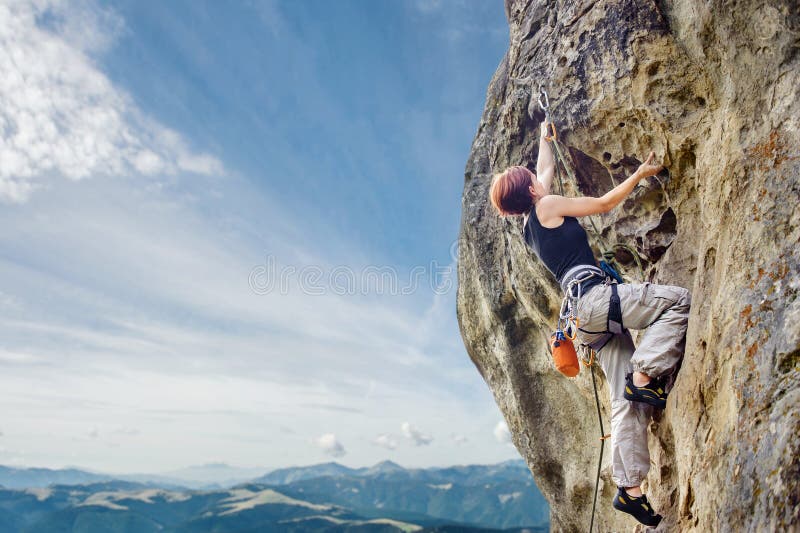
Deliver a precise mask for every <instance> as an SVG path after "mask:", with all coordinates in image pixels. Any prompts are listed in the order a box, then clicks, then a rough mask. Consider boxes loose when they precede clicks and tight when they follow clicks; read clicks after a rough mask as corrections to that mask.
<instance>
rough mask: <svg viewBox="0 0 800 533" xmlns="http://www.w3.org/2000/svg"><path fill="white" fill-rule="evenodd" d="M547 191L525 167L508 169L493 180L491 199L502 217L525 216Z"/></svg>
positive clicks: (490, 190) (490, 191)
mask: <svg viewBox="0 0 800 533" xmlns="http://www.w3.org/2000/svg"><path fill="white" fill-rule="evenodd" d="M542 196H545V190H544V187H543V186H542V184H541V183H539V180H537V179H536V175H535V174H534V173H533V172H531V171H530V170H528V169H527V168H525V167H521V166H515V167H508V168H507V169H506V170H505V171H503V172H502V173H500V174H495V176H494V178H492V185H491V187H490V188H489V199H490V200H491V202H492V205H493V206H494V207H495V209H497V211H498V212H499V213H500V215H502V216H504V217H505V216H509V215H524V214H525V213H527V212H528V211H530V210H531V208H532V207H533V204H535V203H536V202H537V201H538V200H539V198H541V197H542Z"/></svg>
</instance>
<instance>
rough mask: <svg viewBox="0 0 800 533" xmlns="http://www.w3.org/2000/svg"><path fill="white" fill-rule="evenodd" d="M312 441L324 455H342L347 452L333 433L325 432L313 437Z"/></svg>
mask: <svg viewBox="0 0 800 533" xmlns="http://www.w3.org/2000/svg"><path fill="white" fill-rule="evenodd" d="M313 443H314V444H315V445H316V446H317V447H318V448H319V449H321V450H322V452H323V453H325V454H326V455H330V456H331V457H337V458H338V457H344V455H346V454H347V452H346V451H345V449H344V446H343V445H342V443H341V442H339V439H337V438H336V434H334V433H325V434H324V435H320V436H319V437H316V438H314V439H313Z"/></svg>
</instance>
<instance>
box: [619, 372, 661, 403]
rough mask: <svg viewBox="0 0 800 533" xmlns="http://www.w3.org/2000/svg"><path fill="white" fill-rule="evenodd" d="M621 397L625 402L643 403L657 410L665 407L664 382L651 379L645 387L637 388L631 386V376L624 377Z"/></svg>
mask: <svg viewBox="0 0 800 533" xmlns="http://www.w3.org/2000/svg"><path fill="white" fill-rule="evenodd" d="M623 396H624V397H625V399H626V400H630V401H632V402H644V403H647V404H650V405H652V406H654V407H657V408H659V409H663V408H665V407H666V406H667V390H666V389H665V388H664V382H663V381H662V380H661V379H658V378H652V379H651V380H650V383H648V384H647V385H644V386H642V387H637V386H636V385H634V384H633V374H628V375H626V376H625V393H624V394H623Z"/></svg>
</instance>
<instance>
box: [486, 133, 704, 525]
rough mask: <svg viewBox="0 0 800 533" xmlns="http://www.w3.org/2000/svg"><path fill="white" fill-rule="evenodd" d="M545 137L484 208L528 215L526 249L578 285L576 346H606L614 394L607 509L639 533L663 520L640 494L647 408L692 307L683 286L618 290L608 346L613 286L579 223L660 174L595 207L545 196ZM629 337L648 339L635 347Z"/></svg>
mask: <svg viewBox="0 0 800 533" xmlns="http://www.w3.org/2000/svg"><path fill="white" fill-rule="evenodd" d="M546 136H547V124H546V123H542V126H541V139H540V144H539V156H538V159H537V163H536V173H535V174H534V173H533V172H531V171H530V170H528V169H527V168H525V167H522V166H513V167H510V168H508V169H506V170H505V171H504V172H502V173H501V174H498V175H496V176H495V177H494V178H493V180H492V184H491V188H490V191H489V196H490V200H491V202H492V205H493V206H494V207H495V208H496V209H497V211H498V212H499V214H500V215H502V216H510V215H524V231H523V234H524V238H525V241H526V242H527V243H528V244H529V245H530V246H531V248H533V250H534V252H535V253H536V255H537V256H538V257H539V259H541V260H542V262H543V263H544V265H545V266H546V267H547V268H548V270H550V272H552V273H553V275H554V276H555V277H556V279H557V280H558V282H559V283H560V284H561V287H562V290H565V291H566V290H568V287H569V286H570V282H571V281H574V280H583V281H580V282H579V283H577V285H580V287H579V288H578V290H576V291H574V292H573V293H572V294H573V296H575V294H579V295H580V296H579V297H578V300H577V303H576V305H575V309H576V314H577V317H578V320H579V322H578V324H579V326H580V327H579V329H578V341H579V342H580V343H581V344H585V345H590V344H593V343H594V344H595V346H596V345H597V341H598V339H601V338H602V337H605V338H606V339H607V342H606V343H605V345H603V346H602V347H601V348H600V349H599V351H598V359H599V362H600V366H601V368H602V369H603V372H604V373H605V375H606V379H607V381H608V384H609V388H610V390H611V453H612V456H613V457H612V478H613V480H614V482H615V483H616V484H617V487H618V491H617V494H616V496H615V497H614V501H613V506H614V508H615V509H618V510H620V511H622V512H625V513H628V514H630V515H633V516H634V517H635V518H636V519H637V520H638V521H639V522H641V523H642V524H645V525H648V526H655V525H657V524H658V523H659V522H660V521H661V515H659V514H656V513H655V511H654V510H653V508H652V507H651V506H650V503H649V502H648V501H647V497H646V496H645V495H644V494H642V491H641V487H640V485H641V483H642V481H643V480H644V479H645V477H646V476H647V472H648V470H649V469H650V453H649V451H648V447H647V426H648V423H649V421H650V418H651V415H652V410H653V408H658V409H664V407H665V406H666V400H667V389H666V386H667V381H668V379H669V377H670V376H671V375H673V374H674V373H675V372H676V370H677V366H678V363H679V362H680V360H681V358H682V357H683V351H684V347H685V343H686V328H687V323H688V319H689V306H690V304H691V298H690V295H689V291H688V290H686V289H684V288H682V287H675V286H668V285H654V284H651V283H647V282H645V283H630V284H629V283H622V284H617V286H616V287H615V288H616V292H618V294H619V299H620V307H621V311H622V324H623V325H624V328H625V329H623V330H622V333H621V334H616V335H613V336H610V339H609V338H608V337H609V335H607V334H606V332H607V329H608V327H607V324H608V313H609V300H610V298H611V295H612V285H613V284H616V283H617V282H616V281H614V280H613V278H611V277H609V276H607V275H606V273H605V272H603V270H601V269H600V268H598V266H597V263H596V261H595V258H594V254H593V253H592V249H591V248H590V247H589V242H588V239H587V236H586V232H585V231H584V229H583V228H582V227H581V225H580V224H579V223H578V220H577V218H576V217H583V216H588V215H594V214H599V213H606V212H608V211H610V210H611V209H613V208H614V207H616V206H617V205H619V204H620V203H621V202H622V201H623V200H624V199H625V197H627V196H628V195H629V194H630V193H631V191H632V190H633V188H634V187H635V186H636V184H637V183H639V181H640V180H642V179H644V178H647V177H649V176H653V175H655V174H657V173H658V172H659V171H661V169H662V168H663V167H662V166H660V165H656V164H654V154H653V153H652V152H651V153H650V155H649V156H648V157H647V160H646V161H645V162H644V163H642V164H641V166H639V168H638V169H637V170H636V172H634V173H633V174H632V175H631V176H630V177H628V178H627V179H626V180H625V181H623V182H622V183H620V184H619V185H617V186H616V187H614V188H613V189H612V190H610V191H609V192H607V193H606V194H604V195H602V196H600V197H599V198H594V197H579V198H566V197H564V196H559V195H556V194H550V185H551V184H552V182H553V175H554V172H555V160H554V158H553V152H552V150H551V148H550V144H549V142H548V141H547V140H546ZM587 277H588V279H586V278H587ZM575 284H576V283H573V284H572V287H574V286H575ZM627 328H630V329H637V330H645V333H644V336H643V338H642V339H641V342H640V343H639V346H638V347H636V346H634V343H633V340H632V339H631V336H630V333H629V331H628V329H627Z"/></svg>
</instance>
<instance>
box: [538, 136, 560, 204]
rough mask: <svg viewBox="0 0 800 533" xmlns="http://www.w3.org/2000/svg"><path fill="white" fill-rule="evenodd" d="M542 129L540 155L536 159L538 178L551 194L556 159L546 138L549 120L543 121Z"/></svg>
mask: <svg viewBox="0 0 800 533" xmlns="http://www.w3.org/2000/svg"><path fill="white" fill-rule="evenodd" d="M540 129H541V135H540V136H539V157H538V158H537V159H536V179H538V180H539V183H541V184H542V187H544V190H545V191H546V192H547V194H550V186H551V185H552V184H553V175H554V174H555V171H556V160H555V158H554V157H553V149H552V148H550V142H549V141H548V140H547V139H545V137H546V136H547V122H542V126H541V128H540Z"/></svg>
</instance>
